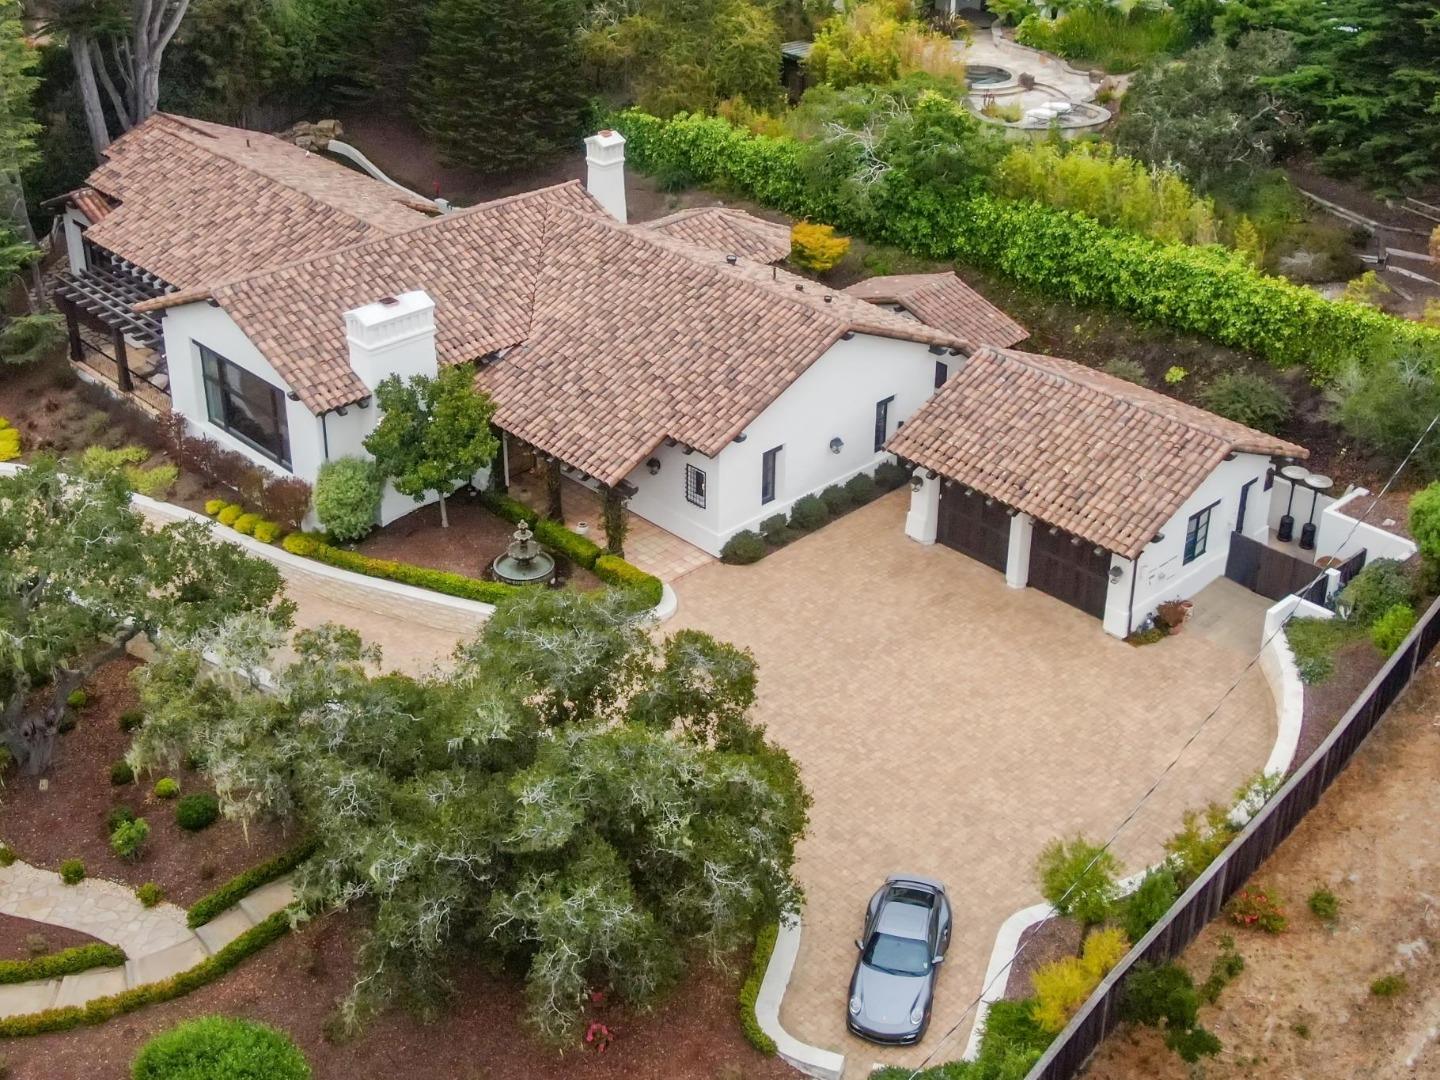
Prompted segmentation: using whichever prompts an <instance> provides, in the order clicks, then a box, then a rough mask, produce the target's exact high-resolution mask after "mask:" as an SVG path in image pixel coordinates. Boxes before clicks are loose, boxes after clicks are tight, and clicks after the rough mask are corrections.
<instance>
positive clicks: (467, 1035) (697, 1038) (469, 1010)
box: [5, 915, 795, 1080]
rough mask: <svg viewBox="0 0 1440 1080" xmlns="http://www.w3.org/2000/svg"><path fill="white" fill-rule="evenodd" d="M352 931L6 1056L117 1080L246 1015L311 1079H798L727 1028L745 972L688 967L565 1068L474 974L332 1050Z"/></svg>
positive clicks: (564, 1060)
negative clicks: (663, 994)
mask: <svg viewBox="0 0 1440 1080" xmlns="http://www.w3.org/2000/svg"><path fill="white" fill-rule="evenodd" d="M358 939H359V932H358V928H357V924H356V923H355V921H354V920H353V919H352V918H350V917H349V916H345V915H333V916H328V917H326V918H324V919H322V920H319V921H318V922H316V923H313V924H311V925H309V926H307V927H305V928H304V929H302V930H300V931H297V932H295V933H291V934H287V935H286V936H285V937H283V938H281V939H280V940H279V941H277V942H275V943H274V944H272V945H270V946H269V947H268V948H266V949H265V950H264V951H263V952H261V953H260V954H258V955H257V956H255V957H253V958H252V959H250V960H248V961H247V962H245V963H244V964H242V965H241V966H240V967H239V968H237V969H235V970H234V971H232V972H230V973H229V974H227V975H226V976H225V977H224V978H222V979H220V980H219V981H218V982H216V983H213V984H211V985H209V986H205V987H201V988H200V989H197V990H195V991H193V992H191V993H190V994H187V995H186V996H184V997H182V998H179V999H177V1000H175V1001H171V1002H166V1003H164V1004H160V1005H152V1006H147V1007H145V1008H142V1009H140V1010H139V1011H137V1012H134V1013H131V1014H129V1015H128V1016H126V1017H124V1018H122V1019H116V1020H111V1021H109V1022H107V1023H104V1024H100V1025H98V1026H95V1027H87V1028H79V1029H76V1030H73V1031H67V1032H61V1033H57V1034H52V1035H39V1036H33V1037H29V1038H23V1039H13V1040H10V1041H9V1042H8V1043H7V1045H6V1047H5V1057H6V1060H7V1061H8V1063H9V1065H10V1068H11V1075H12V1076H14V1077H15V1078H16V1080H31V1078H38V1077H40V1076H82V1075H83V1076H86V1077H89V1078H91V1080H125V1078H128V1077H129V1075H130V1073H129V1064H130V1060H131V1058H132V1057H133V1056H134V1054H135V1052H136V1050H137V1049H138V1048H139V1047H140V1045H141V1044H142V1043H144V1042H145V1041H146V1040H147V1039H149V1038H150V1037H151V1036H153V1035H155V1034H157V1033H159V1032H160V1031H162V1030H164V1029H166V1028H168V1027H170V1026H172V1025H174V1024H176V1023H179V1022H180V1021H182V1020H185V1019H188V1018H190V1017H194V1016H204V1015H210V1014H214V1013H221V1014H224V1015H228V1016H243V1017H247V1018H250V1019H254V1020H260V1021H263V1022H265V1023H269V1024H273V1025H275V1026H277V1027H279V1028H282V1029H284V1030H285V1031H286V1032H287V1033H288V1034H289V1035H290V1036H291V1037H292V1038H293V1039H294V1040H295V1042H296V1043H297V1044H298V1045H299V1047H300V1049H301V1050H302V1051H303V1052H304V1054H305V1055H306V1057H307V1058H309V1060H310V1063H311V1066H312V1068H313V1069H314V1075H315V1078H316V1080H348V1078H350V1077H357V1076H358V1077H372V1076H386V1075H396V1076H400V1075H404V1076H433V1077H455V1078H457V1080H460V1078H463V1080H482V1078H483V1080H511V1078H518V1077H525V1078H526V1080H561V1078H573V1077H596V1078H601V1080H609V1078H617V1080H618V1078H622V1077H623V1078H625V1080H662V1078H664V1080H742V1078H743V1080H786V1078H789V1077H793V1076H794V1075H795V1074H794V1072H793V1070H791V1069H790V1067H789V1066H788V1065H786V1064H785V1063H784V1062H782V1061H780V1060H779V1059H778V1058H767V1057H764V1056H763V1055H761V1054H760V1053H758V1052H757V1051H755V1050H753V1049H752V1048H751V1047H750V1046H749V1045H748V1044H747V1043H746V1042H745V1039H744V1036H743V1034H742V1033H741V1030H740V1025H739V1024H738V1023H737V1022H736V1018H735V998H736V989H737V987H738V985H739V982H740V979H741V978H742V977H743V976H742V969H743V963H742V961H743V957H742V958H737V959H736V961H735V963H734V964H733V965H732V967H733V970H732V971H731V972H730V973H729V974H724V973H718V972H714V971H712V970H709V969H707V968H704V967H698V966H697V967H696V968H695V969H694V973H693V974H692V975H691V976H690V977H689V978H687V979H686V981H685V982H684V983H683V984H682V985H681V986H680V987H678V988H677V989H676V991H675V993H674V994H672V995H671V997H670V998H669V1000H668V1001H667V1002H666V1003H664V1004H663V1005H661V1006H660V1007H659V1008H658V1009H657V1010H655V1012H654V1013H652V1014H649V1015H645V1016H636V1015H634V1014H632V1013H630V1012H629V1011H628V1010H624V1009H620V1008H611V1007H605V1008H601V1009H599V1010H597V1011H596V1012H595V1014H594V1018H595V1019H598V1020H600V1021H602V1022H603V1023H605V1024H606V1025H608V1026H609V1028H610V1030H611V1032H612V1033H613V1034H614V1037H615V1041H614V1042H613V1043H612V1044H611V1046H610V1047H609V1049H607V1050H606V1051H605V1053H603V1054H597V1053H596V1052H595V1051H594V1050H593V1049H590V1048H589V1047H585V1046H584V1045H583V1044H582V1043H581V1041H580V1039H579V1038H578V1037H577V1039H576V1047H575V1048H574V1049H572V1050H570V1051H569V1052H568V1053H566V1054H565V1055H564V1056H563V1057H562V1056H560V1055H558V1054H556V1053H555V1052H554V1051H552V1050H549V1049H547V1048H545V1047H544V1046H542V1045H541V1044H539V1043H537V1042H536V1041H535V1040H534V1039H533V1038H532V1037H531V1036H530V1035H529V1034H528V1033H527V1031H526V1029H525V1026H524V1021H523V1019H522V1011H523V1008H524V990H523V987H522V986H521V985H520V983H519V981H518V980H517V979H514V978H511V977H505V976H495V975H491V974H487V973H486V972H485V971H483V970H482V969H481V966H480V965H478V964H476V965H468V969H467V970H463V971H461V972H459V974H458V979H457V986H456V993H455V995H454V996H453V998H452V999H451V1000H450V1001H449V1002H447V1003H446V1004H445V1005H443V1006H442V1008H441V1011H440V1014H439V1016H438V1018H437V1020H436V1022H435V1023H433V1024H427V1023H424V1022H423V1021H421V1020H419V1019H417V1018H416V1017H415V1016H413V1015H412V1014H410V1013H408V1012H405V1011H403V1010H401V1009H399V1008H394V1009H390V1010H389V1011H387V1012H385V1013H383V1014H381V1015H380V1016H379V1017H377V1018H376V1019H375V1020H374V1021H372V1022H371V1024H370V1026H369V1027H368V1028H366V1029H365V1030H364V1031H363V1032H362V1033H361V1034H360V1035H359V1036H358V1037H356V1038H354V1039H349V1040H340V1041H331V1040H330V1039H329V1038H327V1035H326V1031H327V1030H330V1029H329V1026H328V1022H329V1021H330V1018H331V1017H332V1015H333V1013H334V1011H335V1005H336V1002H337V1001H338V1000H339V999H340V998H341V997H343V996H344V994H345V993H346V992H347V991H348V990H349V989H350V985H351V984H350V980H351V978H352V976H353V955H354V948H355V945H356V944H357V943H358Z"/></svg>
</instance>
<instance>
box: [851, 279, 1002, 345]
mask: <svg viewBox="0 0 1440 1080" xmlns="http://www.w3.org/2000/svg"><path fill="white" fill-rule="evenodd" d="M845 291H846V292H847V293H849V294H850V295H851V296H855V297H859V298H860V299H861V300H865V301H868V302H869V303H872V304H898V305H900V306H901V307H903V308H905V309H906V310H907V311H909V312H910V313H911V314H913V315H914V316H915V317H916V318H917V319H919V320H920V321H921V322H923V323H925V324H926V325H927V326H934V327H938V328H939V329H941V330H948V331H950V332H951V333H952V334H956V335H958V336H960V337H963V338H966V339H967V340H969V341H973V342H974V343H975V344H976V345H993V346H995V347H996V348H1000V349H1008V348H1009V347H1010V346H1012V345H1015V344H1017V343H1018V342H1021V341H1024V340H1025V339H1026V338H1027V337H1029V336H1030V331H1028V330H1026V329H1025V327H1023V326H1021V325H1020V324H1019V323H1018V322H1016V321H1015V320H1014V319H1012V318H1011V317H1010V316H1009V315H1007V314H1005V312H1003V311H1001V310H1000V309H999V308H998V307H996V306H995V305H994V304H992V303H990V301H989V300H986V299H985V297H983V296H981V295H980V294H979V293H978V292H976V291H975V290H974V289H972V288H971V287H970V286H969V285H966V284H965V282H963V281H961V280H960V279H959V278H958V277H956V276H955V275H954V274H952V273H943V274H891V275H889V276H886V277H875V278H869V279H867V280H865V281H859V282H856V283H855V284H854V285H851V286H850V287H849V288H848V289H846V290H845Z"/></svg>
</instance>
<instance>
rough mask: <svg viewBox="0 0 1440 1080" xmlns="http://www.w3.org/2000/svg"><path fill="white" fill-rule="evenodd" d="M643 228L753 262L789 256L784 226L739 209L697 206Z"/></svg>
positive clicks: (765, 261)
mask: <svg viewBox="0 0 1440 1080" xmlns="http://www.w3.org/2000/svg"><path fill="white" fill-rule="evenodd" d="M644 227H645V228H647V229H654V230H656V231H657V232H662V233H664V234H665V235H666V236H673V237H674V238H675V239H677V240H684V241H685V242H686V243H690V244H694V245H695V246H696V247H701V248H708V249H709V250H711V251H718V252H720V253H721V254H722V255H738V256H739V257H740V258H742V259H751V260H753V261H754V262H760V263H774V262H779V261H780V260H781V259H783V258H785V257H786V256H787V255H789V254H790V229H789V227H788V226H785V225H779V224H776V223H775V222H773V221H766V220H765V219H764V218H758V217H756V216H755V215H753V214H747V213H746V212H745V211H743V210H732V209H730V208H728V207H724V206H700V207H694V208H692V209H689V210H680V211H678V212H677V213H674V214H670V215H669V216H667V217H663V218H657V219H656V220H654V221H647V222H645V226H644Z"/></svg>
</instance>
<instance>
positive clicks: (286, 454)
mask: <svg viewBox="0 0 1440 1080" xmlns="http://www.w3.org/2000/svg"><path fill="white" fill-rule="evenodd" d="M195 345H196V347H197V348H198V349H199V350H200V381H201V383H202V384H203V385H204V387H205V416H206V419H207V420H209V421H210V423H211V424H212V425H213V426H215V427H217V428H219V429H220V430H221V431H223V432H225V433H226V434H227V435H229V436H231V437H232V438H234V439H238V440H239V441H240V442H242V443H244V444H245V445H246V446H248V447H249V448H250V449H251V450H254V451H255V452H256V453H257V454H260V455H262V456H264V457H265V458H268V459H269V460H270V461H273V462H275V463H276V464H277V465H279V466H281V467H282V468H284V469H286V470H287V471H288V470H291V469H292V459H291V455H290V420H289V416H288V415H287V410H286V406H285V391H283V390H281V389H280V388H279V387H278V386H275V385H273V384H271V383H269V382H266V381H265V380H264V379H262V378H261V377H260V376H259V375H256V374H255V373H254V372H253V371H249V370H247V369H245V368H243V367H241V366H240V365H239V364H237V363H235V362H234V361H233V360H229V359H227V358H225V357H224V356H222V355H220V353H218V352H216V351H215V350H214V349H212V348H210V346H208V345H204V344H201V343H200V342H198V341H197V342H196V343H195ZM227 371H234V372H237V373H238V375H237V376H236V377H235V378H234V380H233V382H234V383H244V382H247V381H249V382H253V383H254V384H256V385H255V386H254V387H252V388H251V389H252V390H254V391H255V392H254V393H253V394H252V393H249V392H243V391H242V389H241V387H239V386H236V385H232V383H231V381H227V379H226V377H225V373H226V372H227ZM262 387H263V388H264V389H265V390H268V391H269V400H268V402H267V401H264V400H262V399H261V397H260V388H262ZM237 401H243V402H245V403H246V404H247V405H249V406H251V410H246V411H242V410H241V409H240V408H239V407H238V406H237V405H236V402H237ZM265 405H268V408H269V414H270V415H269V419H270V420H271V421H272V423H273V426H274V430H273V437H274V439H275V441H276V443H277V446H266V445H265V444H264V443H262V442H259V441H257V440H256V439H255V438H254V437H252V436H251V435H249V434H247V433H246V432H245V431H243V430H242V429H241V428H240V427H239V426H238V425H237V422H236V417H237V416H242V415H243V416H244V417H245V418H246V419H247V420H249V421H250V422H252V423H255V424H256V427H257V430H258V428H259V423H258V421H257V419H256V417H255V416H253V415H251V413H252V411H254V410H255V409H258V408H260V407H262V406H265Z"/></svg>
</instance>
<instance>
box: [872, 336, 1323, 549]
mask: <svg viewBox="0 0 1440 1080" xmlns="http://www.w3.org/2000/svg"><path fill="white" fill-rule="evenodd" d="M888 449H890V450H891V451H892V452H894V453H895V454H898V455H900V456H901V457H904V458H906V459H908V460H910V461H913V462H915V463H916V464H917V465H920V466H923V467H925V468H929V469H934V470H935V471H936V472H938V473H940V474H942V475H943V476H945V477H947V478H949V479H951V480H955V481H957V482H959V483H962V484H965V485H967V486H968V487H972V488H975V489H976V490H978V491H980V492H983V493H984V494H985V495H988V496H990V497H992V498H995V499H999V500H1000V501H1002V502H1004V503H1006V504H1008V505H1009V506H1013V507H1015V508H1016V509H1018V510H1021V511H1023V512H1025V513H1027V514H1031V515H1033V516H1034V517H1036V518H1038V519H1040V520H1041V521H1044V522H1047V523H1049V524H1051V525H1057V526H1059V527H1060V528H1062V529H1064V530H1066V531H1067V532H1070V533H1073V534H1074V535H1076V536H1079V537H1081V538H1082V539H1084V540H1087V541H1089V542H1091V543H1094V544H1098V545H1100V546H1101V547H1103V548H1105V549H1106V550H1108V551H1113V552H1116V553H1117V554H1119V555H1121V556H1124V557H1125V558H1131V559H1133V558H1135V557H1136V556H1138V555H1139V554H1140V552H1141V551H1142V550H1143V549H1144V547H1145V545H1146V544H1148V543H1150V541H1151V539H1152V538H1153V537H1154V536H1155V534H1156V533H1157V532H1159V531H1160V530H1161V528H1163V526H1164V525H1165V523H1166V522H1167V521H1169V520H1170V517H1171V516H1172V515H1173V514H1174V513H1175V512H1176V511H1177V510H1178V509H1180V507H1181V506H1182V505H1183V504H1184V502H1185V500H1186V499H1188V498H1189V497H1190V496H1191V495H1192V494H1193V493H1194V492H1195V490H1196V489H1197V488H1198V487H1199V486H1200V484H1201V483H1202V482H1203V481H1204V480H1205V478H1206V477H1208V476H1209V475H1210V473H1211V472H1212V471H1213V470H1214V469H1215V467H1216V466H1217V465H1219V464H1220V462H1221V461H1223V460H1224V459H1225V457H1226V455H1228V454H1230V453H1233V452H1240V453H1252V454H1267V455H1275V456H1283V457H1306V456H1308V451H1306V450H1304V449H1303V448H1301V447H1299V446H1296V445H1294V444H1293V443H1289V442H1286V441H1284V440H1283V439H1278V438H1275V437H1274V436H1272V435H1266V434H1264V433H1263V432H1259V431H1255V430H1254V429H1252V428H1248V427H1245V426H1244V425H1243V424H1237V423H1235V422H1234V421H1231V420H1226V419H1224V418H1223V417H1219V416H1216V415H1215V414H1213V413H1208V412H1205V411H1204V410H1203V409H1197V408H1195V407H1194V406H1192V405H1186V404H1184V403H1183V402H1179V401H1176V400H1174V399H1173V398H1169V397H1166V396H1165V395H1163V394H1159V393H1156V392H1155V391H1153V390H1148V389H1146V388H1144V387H1141V386H1136V385H1134V384H1133V383H1128V382H1125V381H1124V380H1122V379H1117V378H1114V377H1113V376H1110V375H1106V374H1104V373H1103V372H1099V371H1095V370H1093V369H1092V368H1087V367H1085V366H1084V365H1082V364H1077V363H1074V362H1073V361H1070V360H1061V359H1059V358H1058V357H1053V356H1039V355H1036V354H1033V353H1024V352H1016V351H1014V350H1002V349H994V348H988V347H987V348H983V349H980V350H978V351H977V352H975V353H974V354H973V355H972V356H971V357H970V359H969V360H968V361H966V362H965V363H964V364H963V365H962V366H961V367H960V368H959V370H958V371H956V372H955V373H954V374H953V375H951V377H950V379H949V381H948V382H946V384H945V385H944V386H943V387H941V388H940V389H939V390H938V391H937V392H936V394H935V396H934V397H933V398H931V399H930V401H929V402H928V403H927V404H925V405H924V406H923V407H922V408H921V409H920V411H919V412H917V413H916V414H915V415H914V416H913V417H911V419H910V421H909V422H908V423H907V424H906V425H905V426H904V427H903V428H902V429H901V430H900V431H899V432H898V433H897V434H896V435H895V437H894V438H892V439H891V440H890V443H889V446H888Z"/></svg>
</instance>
